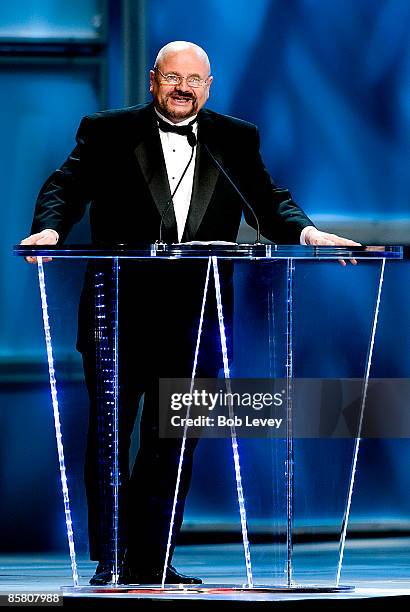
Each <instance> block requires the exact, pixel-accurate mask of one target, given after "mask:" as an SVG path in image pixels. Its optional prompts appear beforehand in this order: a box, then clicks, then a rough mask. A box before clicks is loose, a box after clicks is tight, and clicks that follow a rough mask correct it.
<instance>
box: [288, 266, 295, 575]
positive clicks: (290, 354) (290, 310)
mask: <svg viewBox="0 0 410 612" xmlns="http://www.w3.org/2000/svg"><path fill="white" fill-rule="evenodd" d="M294 272H295V265H294V262H293V259H288V261H287V267H286V297H287V299H286V303H287V307H286V506H287V523H286V580H287V586H288V587H291V586H292V583H293V572H292V551H293V502H294V480H293V477H294V451H293V411H292V398H293V388H292V387H293V279H294Z"/></svg>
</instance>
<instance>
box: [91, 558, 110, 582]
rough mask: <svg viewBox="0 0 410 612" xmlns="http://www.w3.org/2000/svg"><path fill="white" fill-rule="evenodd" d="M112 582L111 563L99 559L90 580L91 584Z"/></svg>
mask: <svg viewBox="0 0 410 612" xmlns="http://www.w3.org/2000/svg"><path fill="white" fill-rule="evenodd" d="M111 582H112V565H111V563H104V562H103V561H100V562H99V563H98V565H97V568H96V570H95V574H94V576H93V577H92V578H91V580H90V584H92V585H93V586H101V585H104V584H109V583H111Z"/></svg>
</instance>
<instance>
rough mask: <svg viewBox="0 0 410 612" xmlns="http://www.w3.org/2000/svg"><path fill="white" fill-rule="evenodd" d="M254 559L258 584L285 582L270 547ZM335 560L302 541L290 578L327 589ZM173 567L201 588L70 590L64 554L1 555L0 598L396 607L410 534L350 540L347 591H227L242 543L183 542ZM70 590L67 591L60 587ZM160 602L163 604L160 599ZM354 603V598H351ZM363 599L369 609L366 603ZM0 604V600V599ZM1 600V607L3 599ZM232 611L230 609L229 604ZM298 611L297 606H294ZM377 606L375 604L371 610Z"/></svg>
mask: <svg viewBox="0 0 410 612" xmlns="http://www.w3.org/2000/svg"><path fill="white" fill-rule="evenodd" d="M252 553H253V554H252V557H253V560H254V561H253V563H254V580H255V587H262V586H274V585H278V584H279V585H280V584H284V575H283V576H282V575H276V576H273V577H272V571H271V564H272V560H273V557H272V546H269V545H264V544H258V545H254V546H252ZM334 558H335V545H334V544H333V543H332V544H330V543H318V544H315V545H313V544H299V545H297V546H295V551H294V559H295V578H296V579H297V578H299V580H297V582H298V583H302V584H308V583H309V584H311V585H314V584H320V585H324V586H328V587H331V586H332V585H334V572H331V571H330V569H329V567H328V566H329V561H331V560H333V559H334ZM174 565H175V566H176V567H177V569H178V570H180V571H181V572H183V573H187V574H191V575H193V576H199V577H201V578H202V580H203V581H204V584H203V588H202V589H192V588H191V589H178V588H175V589H173V590H171V591H167V592H163V591H161V590H159V589H147V590H146V591H144V589H141V588H140V587H134V588H131V587H130V588H128V589H127V588H125V589H124V587H120V588H118V589H117V590H116V591H115V590H113V589H109V591H111V592H107V590H106V589H100V588H97V587H94V588H91V587H90V588H89V589H88V588H87V589H86V591H87V592H84V591H83V590H82V589H81V588H80V589H78V590H73V589H72V577H71V567H70V563H69V559H68V558H67V557H66V556H63V555H52V554H40V553H39V554H19V555H17V554H13V555H11V554H10V555H2V556H0V574H1V581H0V595H1V596H2V597H1V603H3V602H4V601H5V600H4V596H5V595H6V594H8V593H34V592H35V593H38V592H51V593H57V592H59V593H62V594H63V598H64V606H66V605H69V606H70V605H71V606H78V605H79V604H80V603H81V604H86V605H87V604H88V605H89V606H91V605H94V606H95V605H97V604H98V605H99V606H100V607H101V605H107V604H110V602H111V603H113V604H114V603H116V605H117V607H118V605H121V604H122V605H128V604H130V603H132V604H133V605H134V607H135V606H137V607H139V609H143V607H144V604H148V603H149V604H150V606H149V609H155V603H158V604H159V603H161V604H162V608H161V609H162V610H164V607H163V605H164V604H165V603H166V604H167V607H168V608H171V607H172V606H173V605H174V607H175V606H176V604H178V606H177V607H178V609H180V608H181V606H182V607H183V605H184V602H187V605H188V604H189V605H192V600H193V599H195V600H196V601H197V603H198V604H199V605H200V606H201V605H202V606H203V607H208V604H211V603H212V609H213V610H215V607H216V606H215V604H217V603H219V604H224V607H229V606H230V605H231V606H232V604H233V603H235V604H236V607H238V605H240V606H241V609H242V607H248V606H249V604H251V603H252V605H253V606H255V605H259V607H262V606H263V604H265V605H266V604H267V603H269V602H273V601H275V602H277V603H280V602H281V603H282V604H283V605H284V604H286V603H290V602H296V601H299V602H300V604H302V602H305V603H308V601H309V600H310V601H311V600H312V599H313V600H315V606H316V607H317V605H318V604H320V603H321V602H323V603H325V601H327V603H328V604H329V603H330V602H329V600H333V603H332V606H333V605H334V604H342V602H344V603H345V604H347V603H348V602H350V605H351V604H353V601H352V599H354V600H358V599H360V600H361V603H360V606H361V607H360V609H361V610H363V609H371V608H367V606H368V605H369V604H370V603H376V601H380V598H390V597H394V599H392V600H390V602H386V605H389V606H391V605H393V606H395V605H398V604H399V601H400V602H402V599H403V598H409V600H408V601H406V604H407V605H408V603H410V538H378V539H376V538H373V539H368V540H361V539H360V540H359V539H358V540H351V541H349V542H348V544H347V549H346V553H345V560H344V564H343V571H342V579H341V584H342V585H348V586H353V587H355V588H354V591H350V592H345V593H305V592H278V591H269V590H264V589H260V590H259V589H258V590H255V591H249V590H244V591H234V590H233V591H232V590H229V587H241V586H243V585H244V584H245V583H246V573H245V566H244V562H243V553H242V548H241V545H239V544H213V545H195V546H182V547H179V548H178V549H177V552H176V553H175V556H174ZM94 568H95V563H94V562H90V561H88V560H85V559H84V558H81V557H79V558H78V570H79V574H80V586H82V587H87V586H88V580H89V578H90V577H91V576H92V574H93V573H94ZM65 587H67V588H65ZM164 600H165V601H164ZM356 603H358V602H356ZM365 604H366V608H363V605H365ZM0 605H1V604H0ZM3 605H4V604H3ZM231 609H232V608H231ZM299 609H301V608H300V606H299ZM373 609H374V608H373Z"/></svg>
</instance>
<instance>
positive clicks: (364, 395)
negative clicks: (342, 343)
mask: <svg viewBox="0 0 410 612" xmlns="http://www.w3.org/2000/svg"><path fill="white" fill-rule="evenodd" d="M385 266H386V260H385V259H383V260H382V262H381V267H380V276H379V284H378V289H377V297H376V303H375V307H374V313H373V322H372V328H371V333H370V340H369V347H368V350H367V356H366V367H365V373H364V379H363V391H362V397H361V402H360V413H359V419H358V426H357V435H356V440H355V445H354V450H353V459H352V466H351V471H350V478H349V488H348V494H347V498H346V507H345V511H344V515H343V521H342V531H341V535H340V543H339V560H338V564H337V573H336V586H337V587H338V586H339V582H340V575H341V572H342V564H343V555H344V549H345V544H346V534H347V526H348V523H349V516H350V506H351V502H352V495H353V487H354V482H355V476H356V469H357V459H358V454H359V448H360V439H361V438H360V436H361V434H362V425H363V415H364V409H365V406H366V399H367V389H368V385H369V376H370V368H371V365H372V358H373V349H374V341H375V337H376V329H377V322H378V319H379V310H380V300H381V295H382V287H383V280H384V271H385Z"/></svg>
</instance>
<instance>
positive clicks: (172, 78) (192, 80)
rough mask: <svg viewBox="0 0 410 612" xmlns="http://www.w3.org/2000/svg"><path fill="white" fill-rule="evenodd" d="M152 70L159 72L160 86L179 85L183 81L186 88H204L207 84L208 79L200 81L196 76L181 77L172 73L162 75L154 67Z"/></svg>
mask: <svg viewBox="0 0 410 612" xmlns="http://www.w3.org/2000/svg"><path fill="white" fill-rule="evenodd" d="M154 70H156V71H157V72H159V73H160V75H161V76H162V81H161V84H162V85H181V83H182V81H184V80H185V81H186V84H187V85H188V87H194V88H195V87H204V86H205V85H206V84H207V83H208V79H209V77H207V78H206V79H200V78H199V77H197V76H187V77H182V76H180V75H179V74H174V73H170V74H163V73H162V72H161V70H160V69H159V68H158V67H157V66H155V68H154Z"/></svg>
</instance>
